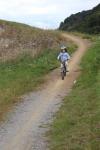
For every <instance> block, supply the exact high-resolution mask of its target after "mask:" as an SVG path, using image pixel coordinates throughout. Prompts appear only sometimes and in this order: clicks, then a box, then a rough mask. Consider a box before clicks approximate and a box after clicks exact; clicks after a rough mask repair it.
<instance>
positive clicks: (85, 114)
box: [49, 37, 100, 150]
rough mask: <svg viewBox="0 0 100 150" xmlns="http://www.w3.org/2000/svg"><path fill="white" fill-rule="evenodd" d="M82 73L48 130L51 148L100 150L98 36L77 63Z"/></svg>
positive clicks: (54, 149) (99, 48)
mask: <svg viewBox="0 0 100 150" xmlns="http://www.w3.org/2000/svg"><path fill="white" fill-rule="evenodd" d="M81 68H82V73H81V76H80V78H79V80H78V81H77V83H76V84H75V86H74V88H73V90H72V92H71V93H70V95H69V96H68V97H66V98H65V99H64V102H63V105H62V107H61V108H60V110H59V112H58V113H57V115H56V119H55V120H54V122H53V124H52V126H51V131H50V132H49V137H50V149H51V150H99V149H100V38H99V37H97V38H96V39H95V42H94V45H93V46H92V47H91V48H90V49H89V50H88V52H87V53H86V55H85V56H84V58H83V60H82V63H81Z"/></svg>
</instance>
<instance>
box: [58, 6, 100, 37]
mask: <svg viewBox="0 0 100 150" xmlns="http://www.w3.org/2000/svg"><path fill="white" fill-rule="evenodd" d="M59 29H60V30H67V31H80V32H87V33H95V34H97V33H100V4H99V5H98V6H96V7H95V8H93V9H92V10H88V11H82V12H79V13H77V14H72V15H71V16H70V17H68V18H66V19H65V20H64V22H61V24H60V27H59Z"/></svg>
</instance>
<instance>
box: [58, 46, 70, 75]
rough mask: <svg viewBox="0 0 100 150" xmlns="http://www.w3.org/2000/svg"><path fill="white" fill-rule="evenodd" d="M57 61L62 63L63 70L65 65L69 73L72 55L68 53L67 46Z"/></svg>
mask: <svg viewBox="0 0 100 150" xmlns="http://www.w3.org/2000/svg"><path fill="white" fill-rule="evenodd" d="M57 59H58V60H59V61H60V62H61V68H62V67H63V65H64V64H65V67H66V71H67V72H69V70H68V60H70V55H69V53H68V51H67V48H66V47H65V46H62V47H61V52H60V53H59V55H58V57H57Z"/></svg>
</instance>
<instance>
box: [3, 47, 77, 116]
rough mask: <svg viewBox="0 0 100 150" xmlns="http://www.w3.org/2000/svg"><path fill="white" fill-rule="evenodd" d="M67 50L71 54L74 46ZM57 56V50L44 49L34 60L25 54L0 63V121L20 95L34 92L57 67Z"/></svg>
mask: <svg viewBox="0 0 100 150" xmlns="http://www.w3.org/2000/svg"><path fill="white" fill-rule="evenodd" d="M69 49H70V50H69V51H70V53H72V51H73V50H74V49H75V46H73V45H72V46H71V47H69ZM57 55H58V50H56V49H55V50H52V49H46V50H44V51H42V52H41V54H40V55H39V56H37V57H35V58H33V57H32V56H31V55H30V54H27V53H26V54H23V55H21V56H20V57H18V58H17V59H16V60H11V61H8V62H5V63H4V62H1V63H0V119H1V118H2V116H4V114H5V113H6V112H7V111H8V110H9V109H11V106H12V105H13V104H14V103H16V102H18V101H19V100H20V99H19V97H20V96H21V95H23V94H25V93H27V92H29V91H32V90H35V89H36V88H37V87H38V86H40V84H42V83H43V82H44V81H45V75H46V74H47V73H49V72H50V71H52V70H54V69H55V68H57V67H58V66H59V63H58V61H57Z"/></svg>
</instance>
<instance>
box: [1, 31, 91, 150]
mask: <svg viewBox="0 0 100 150" xmlns="http://www.w3.org/2000/svg"><path fill="white" fill-rule="evenodd" d="M63 36H65V37H66V38H69V39H70V40H72V41H74V42H75V43H76V44H77V45H78V50H77V51H76V52H75V53H74V54H73V57H72V59H71V61H70V64H69V68H70V73H69V74H68V75H67V77H66V79H65V80H64V81H62V80H61V78H60V70H59V69H56V70H54V71H53V72H52V73H50V74H49V75H48V77H47V78H48V82H47V83H46V84H45V85H43V87H42V89H41V90H39V91H37V92H32V93H29V94H28V95H25V96H23V99H24V101H23V102H22V103H21V104H19V105H17V106H16V107H15V108H14V110H13V111H12V112H11V114H9V116H8V120H7V121H6V122H5V123H4V124H1V126H0V150H47V149H48V148H47V145H46V142H45V141H46V139H45V137H44V136H43V135H44V133H45V131H46V130H47V128H46V127H45V126H46V125H45V124H47V123H49V121H52V118H53V115H54V113H55V112H56V111H57V110H58V109H59V107H60V106H61V102H62V99H63V98H64V97H65V96H66V95H67V94H68V93H69V92H70V90H71V88H72V86H73V84H74V80H76V79H77V77H78V76H79V74H80V71H79V63H80V60H81V57H82V56H83V54H84V53H85V51H86V50H87V47H88V42H87V41H86V40H83V39H81V38H79V37H76V36H73V35H67V34H63Z"/></svg>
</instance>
